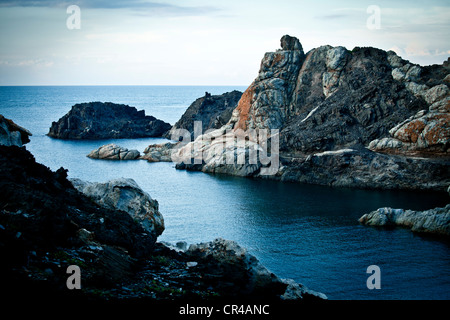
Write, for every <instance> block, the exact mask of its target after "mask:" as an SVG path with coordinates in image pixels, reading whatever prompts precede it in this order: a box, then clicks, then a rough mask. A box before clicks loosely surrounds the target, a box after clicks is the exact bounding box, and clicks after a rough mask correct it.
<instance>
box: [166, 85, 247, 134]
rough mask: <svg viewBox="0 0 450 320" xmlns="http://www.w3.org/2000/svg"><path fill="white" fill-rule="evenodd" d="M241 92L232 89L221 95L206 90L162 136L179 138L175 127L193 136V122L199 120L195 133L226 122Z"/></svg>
mask: <svg viewBox="0 0 450 320" xmlns="http://www.w3.org/2000/svg"><path fill="white" fill-rule="evenodd" d="M241 96H242V92H240V91H237V90H234V91H232V92H226V93H224V94H221V95H211V94H210V93H208V92H206V93H205V96H204V97H201V98H198V99H197V100H195V101H194V102H193V103H192V104H191V105H190V106H189V108H187V110H186V111H185V112H184V114H183V115H182V116H181V118H180V120H178V121H177V122H176V123H175V124H174V125H173V127H172V129H171V130H170V131H169V132H167V133H166V134H165V135H164V136H165V137H166V138H168V139H172V140H176V141H178V140H179V137H178V136H177V134H178V133H177V131H176V130H177V129H184V130H187V131H189V132H190V133H191V138H194V122H195V121H199V126H198V128H196V131H198V132H196V133H197V135H200V134H202V133H204V132H206V131H207V130H209V129H218V128H220V127H222V126H223V125H224V124H226V123H227V122H228V121H229V120H230V118H231V113H232V112H233V110H234V109H235V108H236V106H237V103H238V102H239V99H240V98H241Z"/></svg>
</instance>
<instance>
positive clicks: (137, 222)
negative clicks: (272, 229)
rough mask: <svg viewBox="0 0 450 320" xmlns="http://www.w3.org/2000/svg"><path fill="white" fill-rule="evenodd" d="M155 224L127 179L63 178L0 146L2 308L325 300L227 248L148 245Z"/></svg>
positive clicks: (158, 225) (153, 206)
mask: <svg viewBox="0 0 450 320" xmlns="http://www.w3.org/2000/svg"><path fill="white" fill-rule="evenodd" d="M74 186H76V188H75V187H74ZM78 190H80V191H81V192H80V191H78ZM163 228H164V223H163V218H162V216H161V214H160V213H159V211H158V204H157V202H156V201H155V200H153V199H151V197H150V196H149V195H148V194H146V193H145V192H143V191H142V190H141V189H140V188H139V186H137V185H136V183H135V182H134V181H132V180H129V179H118V180H113V181H109V182H106V183H90V182H84V181H80V180H72V181H69V180H68V179H67V171H66V170H64V169H62V168H61V169H59V170H57V171H56V172H53V171H51V170H50V169H48V168H47V167H45V166H43V165H41V164H39V163H36V161H35V159H34V157H33V156H32V155H31V154H30V153H29V152H28V151H27V150H25V148H24V147H22V148H19V147H16V146H10V147H6V146H0V255H1V256H2V264H1V266H0V268H1V269H0V272H1V273H2V274H3V275H4V276H5V277H4V280H3V281H2V288H3V290H5V292H8V294H7V297H5V298H4V302H5V304H9V303H16V302H17V301H20V302H24V303H25V302H26V303H27V306H34V305H38V306H42V305H43V303H44V304H45V303H48V302H49V301H51V303H53V304H58V305H61V303H67V304H69V305H72V306H73V305H74V303H83V305H84V303H86V302H93V303H94V304H98V303H105V302H114V303H116V302H118V303H128V302H129V303H133V304H134V305H136V304H142V305H145V306H148V305H149V304H152V303H154V302H156V301H175V302H176V301H186V300H188V301H202V302H205V299H206V300H207V301H224V300H223V299H237V301H248V300H252V301H265V302H269V301H270V302H276V301H279V302H280V301H286V300H291V301H296V302H299V301H308V300H323V299H324V298H325V296H324V295H322V294H319V293H316V292H314V291H310V290H308V289H306V288H305V287H303V286H302V285H300V284H297V283H295V282H294V281H292V280H282V279H279V278H278V277H276V276H275V275H273V274H272V273H270V272H269V271H267V269H265V268H264V267H263V266H262V265H261V264H260V263H259V262H258V261H257V259H256V258H254V257H253V256H252V255H250V254H249V253H248V252H247V251H246V250H245V249H243V248H242V247H240V246H239V245H237V244H236V243H234V242H230V241H227V240H223V239H217V240H215V241H213V242H211V243H206V244H199V245H194V246H191V247H190V248H189V250H186V251H180V250H173V249H171V248H169V247H167V246H165V245H163V244H160V243H157V242H156V238H157V236H158V235H159V234H161V232H162V231H163ZM69 266H77V267H79V268H80V270H81V279H80V280H81V289H80V290H69V289H68V287H67V281H68V278H69V276H70V272H69V273H68V268H69ZM258 299H259V300H258Z"/></svg>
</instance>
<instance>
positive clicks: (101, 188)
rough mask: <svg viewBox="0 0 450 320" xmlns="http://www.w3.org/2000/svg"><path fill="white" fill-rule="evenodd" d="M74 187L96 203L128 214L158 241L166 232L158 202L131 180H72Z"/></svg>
mask: <svg viewBox="0 0 450 320" xmlns="http://www.w3.org/2000/svg"><path fill="white" fill-rule="evenodd" d="M71 182H72V184H73V185H74V187H75V188H76V189H77V190H78V191H80V192H81V193H83V194H84V195H86V196H87V197H89V198H90V199H92V200H93V201H94V202H95V203H97V204H99V205H101V206H103V207H105V208H108V209H111V210H120V211H124V212H126V213H128V214H129V215H130V216H131V217H132V218H133V219H134V220H135V221H138V222H139V223H140V224H141V226H142V227H143V228H144V229H145V230H146V231H147V232H148V233H149V235H151V236H152V237H153V238H155V239H156V237H158V236H159V235H160V234H161V233H162V232H163V231H164V219H163V216H162V215H161V213H160V212H159V204H158V201H156V200H154V199H152V198H151V197H150V195H149V194H148V193H147V192H145V191H143V190H142V189H141V188H140V187H139V185H138V184H137V183H136V182H135V181H134V180H133V179H130V178H120V179H114V180H110V181H108V182H105V183H99V182H87V181H83V180H80V179H71Z"/></svg>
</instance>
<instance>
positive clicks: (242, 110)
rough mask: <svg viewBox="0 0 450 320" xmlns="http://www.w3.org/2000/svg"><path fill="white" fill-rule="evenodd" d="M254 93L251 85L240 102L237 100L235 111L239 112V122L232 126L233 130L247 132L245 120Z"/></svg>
mask: <svg viewBox="0 0 450 320" xmlns="http://www.w3.org/2000/svg"><path fill="white" fill-rule="evenodd" d="M254 92H255V89H254V86H253V84H252V85H250V87H248V88H247V90H245V91H244V93H243V94H242V97H241V100H239V103H238V106H237V108H236V110H238V111H239V121H238V122H237V123H236V125H235V126H234V130H237V129H242V130H244V131H245V130H247V125H248V124H247V120H248V117H249V113H250V109H251V107H252V100H253V94H254Z"/></svg>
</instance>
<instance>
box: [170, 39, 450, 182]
mask: <svg viewBox="0 0 450 320" xmlns="http://www.w3.org/2000/svg"><path fill="white" fill-rule="evenodd" d="M449 73H450V69H449V66H448V64H443V65H434V66H428V67H421V66H419V65H414V64H411V63H409V62H408V61H405V60H403V59H402V58H400V57H399V56H397V55H396V54H395V53H394V52H392V51H389V52H386V51H383V50H380V49H375V48H359V47H357V48H355V49H353V50H352V51H349V50H347V49H346V48H344V47H331V46H322V47H319V48H316V49H313V50H311V51H309V52H308V53H306V54H305V53H304V52H303V49H302V45H301V44H300V42H299V40H298V39H297V38H294V37H290V36H287V35H286V36H284V37H283V38H282V39H281V50H277V51H276V52H268V53H266V54H265V55H264V58H263V59H262V62H261V67H260V70H259V74H258V76H257V78H256V79H255V80H254V81H253V83H252V84H251V85H250V86H249V87H248V89H247V90H246V91H245V92H244V93H243V95H242V98H241V99H240V101H239V103H238V106H237V108H236V109H235V110H234V111H233V114H232V117H231V119H230V121H229V122H228V123H227V124H226V125H225V126H223V127H222V128H221V129H220V130H221V132H222V133H220V131H218V133H219V135H220V134H221V136H222V138H219V137H215V141H216V142H217V141H218V140H220V139H222V140H224V141H225V140H227V138H228V137H229V136H230V130H232V131H233V132H234V133H235V134H236V133H237V132H239V131H240V130H243V131H245V130H251V129H278V130H279V134H278V135H277V138H278V139H279V153H278V155H279V157H280V160H281V165H280V167H279V170H278V172H277V173H276V174H275V175H272V177H275V178H279V179H282V180H290V181H302V182H310V183H318V184H324V185H339V186H358V187H376V188H412V189H440V190H441V189H442V190H444V188H446V186H448V184H449V183H450V172H449V162H448V158H449V157H448V146H449V142H450V131H449V130H450V129H449V120H450V119H449V110H450V107H449V101H450V91H449V88H448V86H449V79H450V76H449V75H448V74H449ZM216 135H217V134H216ZM206 138H207V137H206ZM272 138H273V137H272ZM198 140H199V141H196V142H193V143H192V144H191V145H188V146H186V147H183V148H182V150H181V152H180V153H181V154H188V153H189V150H202V152H203V154H208V156H207V157H203V163H202V164H201V165H199V164H198V163H197V164H194V165H191V164H187V165H180V166H178V167H179V168H186V169H191V170H202V171H205V172H218V170H221V171H223V165H221V164H218V163H216V162H215V160H214V159H217V158H218V157H220V155H221V154H220V153H222V155H223V154H224V153H227V154H229V153H230V152H233V151H235V152H240V150H239V148H234V150H230V148H229V147H227V148H225V149H223V148H222V149H220V148H219V151H217V150H218V149H217V148H215V149H214V148H212V147H211V146H212V145H213V144H214V143H209V142H206V143H204V142H203V143H202V142H201V140H202V137H200V139H198ZM203 140H207V141H208V139H203ZM228 140H229V139H228ZM247 140H250V141H248V142H246V143H248V144H250V142H251V140H252V138H251V137H250V139H247ZM253 140H254V139H253ZM254 142H255V143H260V141H256V140H254ZM196 144H197V145H199V146H197V147H196V148H195V147H193V146H195V145H196ZM367 149H369V150H367ZM224 150H225V151H224ZM272 152H273V150H272ZM394 155H396V156H394ZM195 156H196V153H195V151H191V157H192V158H195ZM319 156H323V157H319ZM411 156H420V157H427V158H428V159H418V158H415V159H413V158H411ZM247 166H248V167H249V168H250V167H251V169H252V170H240V171H239V174H240V173H242V172H251V175H258V174H260V170H261V169H263V168H264V167H265V166H267V164H265V165H264V164H262V163H260V162H259V163H258V164H256V167H255V164H248V165H247ZM231 167H233V166H231ZM235 167H236V166H235ZM427 168H432V169H431V170H429V172H427V171H428V170H427ZM386 169H388V170H386ZM424 170H425V171H424ZM226 171H227V173H231V174H233V172H234V171H236V170H233V169H231V170H226ZM436 174H438V175H436Z"/></svg>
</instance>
